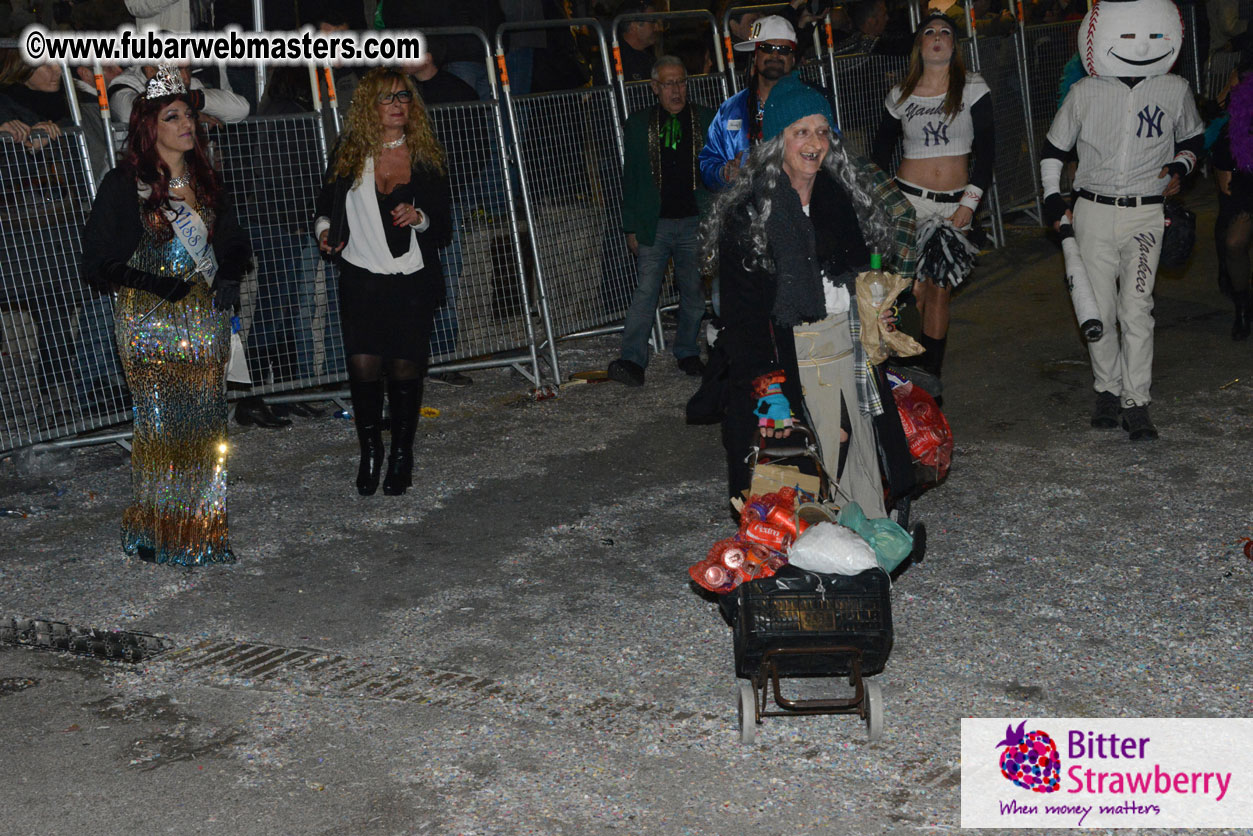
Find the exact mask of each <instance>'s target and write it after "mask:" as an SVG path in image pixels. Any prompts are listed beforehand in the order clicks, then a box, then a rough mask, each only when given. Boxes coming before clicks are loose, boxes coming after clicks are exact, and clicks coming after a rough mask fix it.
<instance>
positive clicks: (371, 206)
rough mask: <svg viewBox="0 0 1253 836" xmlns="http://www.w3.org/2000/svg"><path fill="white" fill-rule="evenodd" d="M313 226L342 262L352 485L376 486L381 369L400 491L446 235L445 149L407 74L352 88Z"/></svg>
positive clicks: (392, 489)
mask: <svg viewBox="0 0 1253 836" xmlns="http://www.w3.org/2000/svg"><path fill="white" fill-rule="evenodd" d="M313 229H314V235H315V236H316V237H317V239H318V246H319V247H321V249H322V252H324V253H326V254H327V256H328V257H331V258H333V259H334V260H335V261H336V262H337V263H338V264H339V305H340V323H341V325H342V326H343V332H344V354H345V355H347V357H348V382H349V387H350V388H351V390H352V408H353V413H354V418H355V419H356V424H357V439H358V441H359V442H360V445H361V462H360V465H359V467H358V469H357V491H358V492H359V493H360V494H362V495H363V496H369V495H371V494H373V493H374V492H375V491H376V490H377V489H378V484H379V476H380V470H381V468H382V463H383V436H382V420H383V381H382V375H383V372H384V370H386V373H387V397H388V400H389V401H390V405H391V410H390V412H391V431H392V444H391V453H390V455H389V456H388V462H387V474H386V476H384V477H383V493H385V494H388V495H390V496H396V495H399V494H403V493H404V492H405V489H406V488H408V487H409V485H410V484H411V480H412V473H413V438H414V434H415V431H416V430H417V422H418V412H419V407H420V405H421V402H422V378H423V377H424V376H425V375H426V364H427V360H428V358H429V356H430V338H431V327H432V323H433V322H434V318H435V309H436V308H438V307H439V303H440V302H441V301H442V300H443V298H444V279H443V274H442V272H441V270H440V261H439V250H440V248H441V247H445V246H447V244H448V242H449V240H450V239H451V236H452V202H451V198H450V191H449V186H448V173H447V169H446V167H445V164H444V149H443V148H442V147H441V146H440V144H439V141H438V140H437V139H436V138H435V134H434V131H433V130H432V128H431V123H430V120H429V119H428V118H427V114H426V108H425V107H424V106H423V103H422V99H421V97H420V96H419V95H418V91H417V89H416V88H415V87H414V85H413V81H412V80H411V79H410V78H409V76H407V75H404V74H402V73H399V72H396V71H394V70H389V69H384V68H382V67H376V68H375V69H373V70H370V72H368V73H366V74H365V77H364V78H362V79H361V83H360V84H358V85H357V90H356V92H355V93H354V94H353V97H352V104H351V105H350V106H349V108H348V121H347V124H346V126H345V130H344V133H343V134H342V135H341V136H340V139H339V143H338V145H336V147H335V151H334V153H333V155H332V158H331V161H330V166H329V167H328V168H327V172H326V181H325V185H324V186H323V188H322V192H321V194H320V195H319V196H318V200H317V217H316V219H315V221H314V225H313Z"/></svg>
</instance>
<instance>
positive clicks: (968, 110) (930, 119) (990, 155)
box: [872, 73, 996, 189]
mask: <svg viewBox="0 0 1253 836" xmlns="http://www.w3.org/2000/svg"><path fill="white" fill-rule="evenodd" d="M990 93H991V91H990V90H989V89H988V85H987V84H986V83H985V82H984V80H983V78H982V77H981V76H979V75H978V74H977V73H969V74H967V76H966V85H965V87H964V88H963V89H962V103H961V107H960V108H959V110H958V111H957V116H955V117H952V118H949V117H947V116H945V115H944V97H945V95H946V94H944V93H941V94H940V95H938V96H919V95H916V94H915V95H912V96H910V97H909V98H908V99H906V100H905V101H903V102H900V103H898V102H897V100H898V99H899V98H900V95H901V88H900V85H897V86H896V87H893V88H892V90H891V92H889V93H888V96H887V99H886V100H884V102H883V106H884V114H883V120H882V121H881V122H880V123H879V130H878V133H876V134H875V140H874V147H873V150H872V157H873V159H874V162H875V165H877V166H879V168H881V169H883V170H884V171H887V170H889V166H891V164H892V155H893V153H895V151H896V141H897V140H898V139H900V138H901V136H902V134H903V135H904V140H905V142H904V146H905V147H904V157H905V159H908V160H921V159H927V158H930V157H956V156H961V155H963V154H970V153H971V152H973V153H974V157H975V159H974V167H973V169H972V171H971V173H970V184H971V185H972V186H978V187H979V188H980V189H987V187H988V185H989V184H990V183H991V182H992V167H993V164H994V163H995V161H996V135H995V126H994V124H993V117H992V96H991V95H990Z"/></svg>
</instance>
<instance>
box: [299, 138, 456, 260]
mask: <svg viewBox="0 0 1253 836" xmlns="http://www.w3.org/2000/svg"><path fill="white" fill-rule="evenodd" d="M338 151H339V147H338V146H336V148H335V151H333V152H332V154H331V159H330V163H329V164H328V165H327V168H326V176H325V177H324V178H323V179H322V183H323V185H322V191H321V192H320V193H319V194H318V199H317V203H316V209H315V211H314V218H313V220H314V221H316V220H317V218H328V219H330V222H331V228H330V231H329V232H328V233H327V240H328V241H330V243H331V246H332V247H334V246H337V245H338V244H341V243H344V244H346V243H348V237H349V229H348V215H347V211H346V205H347V198H348V192H349V190H350V189H352V185H353V180H352V178H351V177H337V176H335V160H336V158H337V157H338ZM409 182H410V183H411V184H412V185H413V188H414V192H415V193H416V194H418V195H421V197H420V198H418V200H417V206H418V208H419V209H421V210H422V211H423V212H424V213H426V216H427V217H428V218H430V219H431V225H430V226H429V227H427V229H426V231H425V232H419V233H418V245H419V246H420V247H422V256H423V260H424V261H426V262H427V266H430V264H431V263H433V262H435V261H436V255H437V253H436V251H437V250H439V249H442V248H443V247H446V246H448V244H449V243H450V242H451V241H452V197H451V194H450V190H449V185H448V175H447V174H446V173H443V172H438V171H435V170H433V169H431V168H428V167H426V166H423V165H418V166H414V167H413V168H412V169H411V170H410V172H409ZM309 228H310V229H313V223H312V222H311V223H310V226H309ZM428 255H429V258H428ZM340 258H342V252H341V253H337V254H335V256H333V259H334V260H335V261H339V260H340Z"/></svg>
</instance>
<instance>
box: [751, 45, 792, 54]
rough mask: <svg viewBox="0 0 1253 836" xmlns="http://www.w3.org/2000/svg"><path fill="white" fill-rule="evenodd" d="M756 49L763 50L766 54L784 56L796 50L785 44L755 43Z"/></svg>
mask: <svg viewBox="0 0 1253 836" xmlns="http://www.w3.org/2000/svg"><path fill="white" fill-rule="evenodd" d="M757 51H758V52H764V53H765V54H766V55H783V56H785V57H786V56H788V55H791V54H792V53H793V52H795V51H796V50H795V48H793V47H790V46H788V45H787V44H757Z"/></svg>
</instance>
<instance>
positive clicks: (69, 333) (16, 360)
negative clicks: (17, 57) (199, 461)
mask: <svg viewBox="0 0 1253 836" xmlns="http://www.w3.org/2000/svg"><path fill="white" fill-rule="evenodd" d="M0 183H2V184H3V188H0V230H3V234H0V277H2V280H0V450H11V449H14V448H16V447H23V446H26V445H30V444H36V443H39V442H44V441H49V440H52V439H56V438H60V437H64V436H67V435H74V434H77V433H81V432H85V431H88V430H92V429H96V428H98V427H101V426H107V425H109V424H113V423H117V422H119V421H122V420H125V419H126V417H128V416H129V414H130V400H129V395H128V393H127V391H126V389H125V386H124V384H123V382H122V372H121V366H120V364H119V362H118V360H117V352H116V348H115V347H114V342H113V314H112V307H111V304H110V300H109V297H107V296H101V295H98V294H96V293H95V292H94V291H92V290H91V288H89V287H88V286H87V285H86V284H84V283H83V282H82V281H81V280H80V278H79V253H80V252H81V251H82V244H81V235H82V230H83V226H84V224H85V222H86V219H87V214H88V211H89V210H90V208H91V201H92V198H93V196H94V191H95V190H94V188H93V185H92V183H93V181H92V178H91V174H90V165H89V163H88V155H87V146H86V141H85V139H84V137H83V134H82V131H81V129H79V128H63V129H62V135H61V137H60V138H59V139H56V140H52V139H50V138H49V137H48V136H47V135H46V134H43V133H42V132H40V133H38V134H36V135H34V136H33V137H32V139H31V141H30V145H29V147H28V146H23V145H19V144H17V143H15V142H13V141H12V139H10V138H9V136H8V135H7V134H5V135H0Z"/></svg>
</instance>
